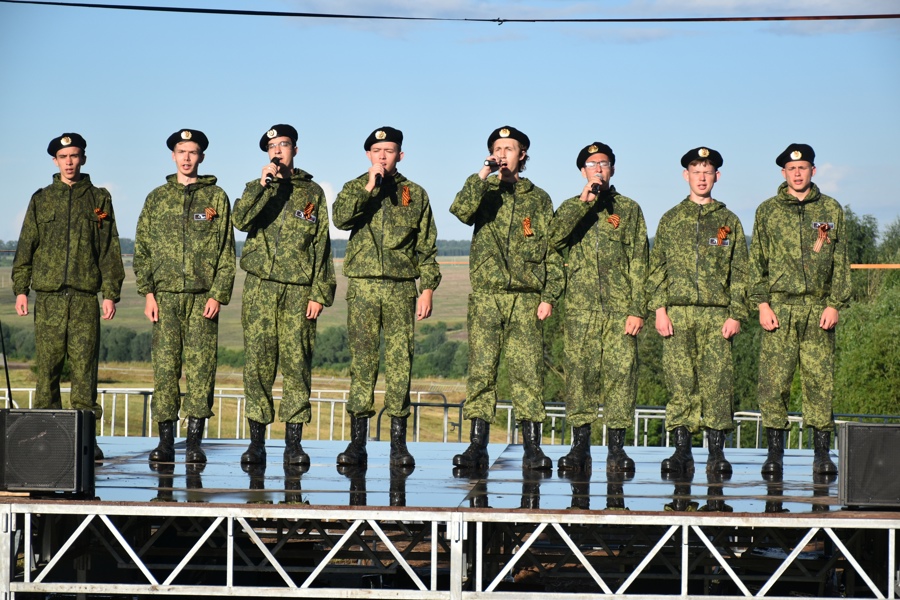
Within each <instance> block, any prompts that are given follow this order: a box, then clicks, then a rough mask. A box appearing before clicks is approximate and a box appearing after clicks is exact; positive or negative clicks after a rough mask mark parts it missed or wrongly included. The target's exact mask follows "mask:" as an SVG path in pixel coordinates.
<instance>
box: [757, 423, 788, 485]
mask: <svg viewBox="0 0 900 600" xmlns="http://www.w3.org/2000/svg"><path fill="white" fill-rule="evenodd" d="M766 441H767V443H768V446H769V452H768V454H766V462H764V463H763V466H762V469H760V473H762V474H763V476H766V475H777V476H779V477H780V476H781V474H782V473H783V472H784V430H783V429H772V428H771V427H770V428H768V429H766Z"/></svg>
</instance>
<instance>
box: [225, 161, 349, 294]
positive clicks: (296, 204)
mask: <svg viewBox="0 0 900 600" xmlns="http://www.w3.org/2000/svg"><path fill="white" fill-rule="evenodd" d="M234 226H235V227H237V228H238V229H240V230H241V231H246V232H247V241H246V243H245V244H244V250H243V252H241V268H242V269H244V270H245V271H247V272H248V273H252V274H253V275H256V276H257V277H259V278H260V279H267V280H269V281H278V282H280V283H288V284H292V285H308V286H310V288H311V289H310V295H309V299H310V300H312V301H314V302H318V303H319V304H322V305H323V306H331V303H332V302H334V289H335V279H334V262H333V261H332V259H331V235H330V234H329V232H328V203H327V202H326V200H325V192H323V191H322V188H321V187H319V184H317V183H313V181H312V175H310V174H309V173H307V172H306V171H302V170H301V169H294V171H293V173H292V174H291V178H290V179H279V178H275V179H273V180H272V182H271V183H269V184H268V185H267V186H265V187H263V185H262V184H261V183H260V182H259V179H255V180H253V181H250V182H248V183H247V186H246V187H245V188H244V193H243V194H242V195H241V197H240V198H238V200H237V201H236V202H235V203H234Z"/></svg>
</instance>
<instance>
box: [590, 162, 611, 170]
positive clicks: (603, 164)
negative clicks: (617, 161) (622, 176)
mask: <svg viewBox="0 0 900 600" xmlns="http://www.w3.org/2000/svg"><path fill="white" fill-rule="evenodd" d="M611 164H612V163H611V162H609V161H608V160H598V161H593V160H589V161H588V162H586V163H584V167H585V168H586V169H593V168H594V167H600V168H601V169H605V168H607V167H609V166H610V165H611Z"/></svg>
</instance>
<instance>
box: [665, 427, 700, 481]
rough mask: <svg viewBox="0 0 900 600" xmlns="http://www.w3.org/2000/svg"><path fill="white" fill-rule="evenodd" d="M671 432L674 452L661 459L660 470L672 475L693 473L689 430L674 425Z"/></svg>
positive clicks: (679, 475)
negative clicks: (673, 439)
mask: <svg viewBox="0 0 900 600" xmlns="http://www.w3.org/2000/svg"><path fill="white" fill-rule="evenodd" d="M672 433H673V434H674V437H675V452H674V453H673V454H672V456H670V457H669V458H665V459H663V461H662V463H661V464H660V471H662V472H663V473H664V474H668V475H669V476H674V477H683V476H686V475H693V474H694V455H693V454H692V453H691V432H690V431H688V428H687V427H685V426H683V425H682V426H679V427H676V428H675V429H674V430H673V431H672Z"/></svg>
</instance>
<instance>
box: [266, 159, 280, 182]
mask: <svg viewBox="0 0 900 600" xmlns="http://www.w3.org/2000/svg"><path fill="white" fill-rule="evenodd" d="M271 164H273V165H275V171H271V170H269V172H268V173H266V183H265V185H269V184H270V183H272V180H273V179H275V174H276V173H278V167H279V166H281V158H279V157H278V156H275V157H273V158H272V163H271ZM266 167H268V165H266Z"/></svg>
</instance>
